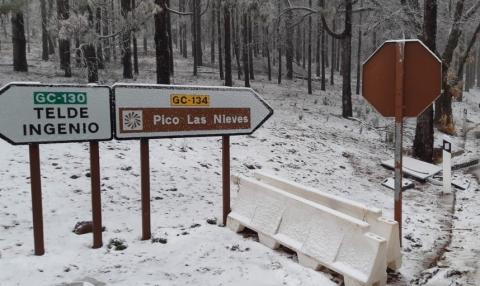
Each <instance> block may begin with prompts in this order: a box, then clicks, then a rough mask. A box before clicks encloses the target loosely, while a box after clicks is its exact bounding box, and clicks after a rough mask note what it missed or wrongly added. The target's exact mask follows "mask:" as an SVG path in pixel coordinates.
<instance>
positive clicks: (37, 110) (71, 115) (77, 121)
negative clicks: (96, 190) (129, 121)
mask: <svg viewBox="0 0 480 286" xmlns="http://www.w3.org/2000/svg"><path fill="white" fill-rule="evenodd" d="M110 102H111V95H110V88H109V87H108V86H99V85H67V84H61V85H50V84H40V83H10V84H8V85H6V86H4V87H2V88H1V89H0V137H1V138H3V139H5V140H6V141H8V142H9V143H11V144H30V143H60V142H80V141H103V140H111V139H112V116H111V108H110Z"/></svg>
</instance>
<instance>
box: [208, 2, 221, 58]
mask: <svg viewBox="0 0 480 286" xmlns="http://www.w3.org/2000/svg"><path fill="white" fill-rule="evenodd" d="M218 9H220V7H218ZM217 32H218V33H219V34H220V30H218V31H217ZM218 52H219V53H221V51H220V50H219V51H218ZM210 63H212V64H214V63H215V2H213V3H212V13H211V14H210Z"/></svg>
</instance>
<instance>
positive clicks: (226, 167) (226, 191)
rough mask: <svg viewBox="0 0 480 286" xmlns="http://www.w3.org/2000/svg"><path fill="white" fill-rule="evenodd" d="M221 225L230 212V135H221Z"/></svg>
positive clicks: (225, 222) (224, 223)
mask: <svg viewBox="0 0 480 286" xmlns="http://www.w3.org/2000/svg"><path fill="white" fill-rule="evenodd" d="M222 181H223V225H227V216H228V214H229V213H230V136H222Z"/></svg>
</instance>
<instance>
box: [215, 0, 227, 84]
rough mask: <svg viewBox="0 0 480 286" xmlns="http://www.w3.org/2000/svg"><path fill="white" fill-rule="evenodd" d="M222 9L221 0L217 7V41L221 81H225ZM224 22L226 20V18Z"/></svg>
mask: <svg viewBox="0 0 480 286" xmlns="http://www.w3.org/2000/svg"><path fill="white" fill-rule="evenodd" d="M221 7H222V5H221V0H218V5H217V30H218V34H217V35H218V39H217V40H218V51H219V53H218V68H219V71H220V79H221V80H224V79H225V75H224V73H223V55H222V51H223V49H222V33H221V32H220V31H221V30H222V29H221V25H220V23H221V21H220V19H221ZM224 17H226V16H225V15H224ZM224 20H225V18H224ZM224 25H226V24H225V23H224ZM225 50H226V48H225ZM225 60H226V59H225Z"/></svg>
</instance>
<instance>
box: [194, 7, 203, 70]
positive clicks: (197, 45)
mask: <svg viewBox="0 0 480 286" xmlns="http://www.w3.org/2000/svg"><path fill="white" fill-rule="evenodd" d="M193 2H194V6H195V9H194V17H195V23H196V25H195V27H194V28H195V34H196V40H195V49H196V55H197V65H198V66H202V65H203V59H202V58H203V52H202V17H201V15H200V12H201V11H200V0H193Z"/></svg>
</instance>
